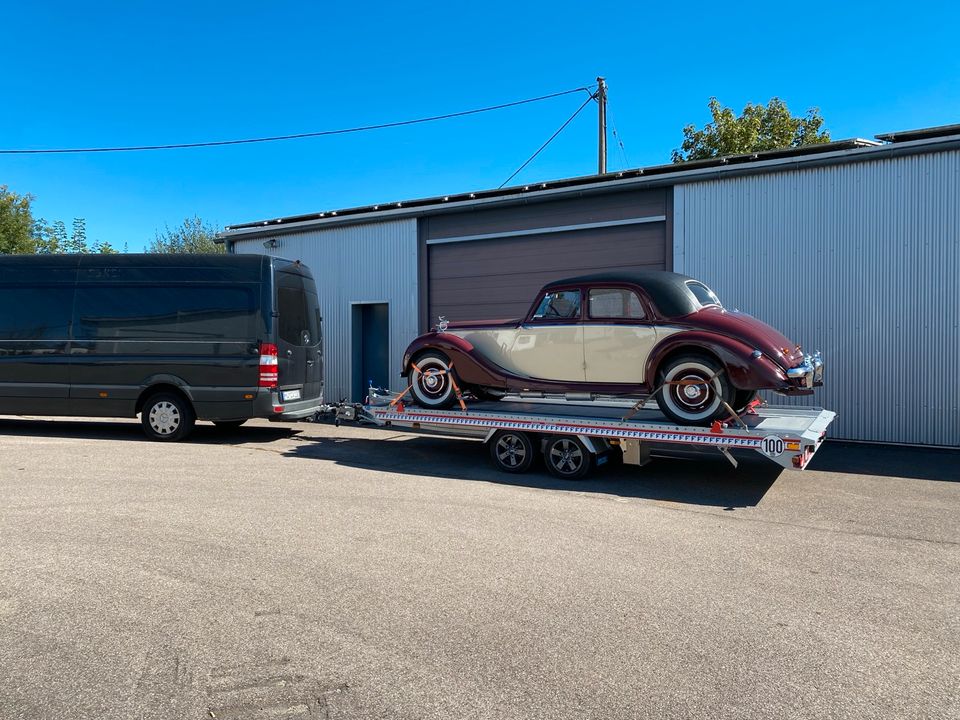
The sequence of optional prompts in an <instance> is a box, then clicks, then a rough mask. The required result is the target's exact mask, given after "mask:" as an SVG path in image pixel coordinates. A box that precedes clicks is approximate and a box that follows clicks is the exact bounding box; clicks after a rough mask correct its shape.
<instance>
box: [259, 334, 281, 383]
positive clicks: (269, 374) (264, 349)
mask: <svg viewBox="0 0 960 720" xmlns="http://www.w3.org/2000/svg"><path fill="white" fill-rule="evenodd" d="M278 354H279V351H278V350H277V346H276V345H274V344H273V343H260V387H262V388H275V387H277V384H278V381H279V379H280V376H279V374H278V372H277V366H278V361H277V356H278Z"/></svg>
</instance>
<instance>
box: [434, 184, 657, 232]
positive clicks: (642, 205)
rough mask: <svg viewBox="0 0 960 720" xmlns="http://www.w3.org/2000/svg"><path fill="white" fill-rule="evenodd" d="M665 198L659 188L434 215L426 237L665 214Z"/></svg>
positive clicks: (513, 230)
mask: <svg viewBox="0 0 960 720" xmlns="http://www.w3.org/2000/svg"><path fill="white" fill-rule="evenodd" d="M666 198H667V191H666V190H665V189H663V188H658V189H654V190H632V191H626V192H618V193H609V194H607V193H604V194H601V195H590V196H584V197H578V198H565V199H563V200H554V201H551V202H536V203H531V204H529V205H527V204H524V205H514V206H512V207H501V208H495V209H488V210H484V211H482V212H473V213H455V214H450V215H436V216H434V217H431V218H430V231H429V234H430V237H433V238H439V237H456V236H462V235H480V234H485V233H497V232H516V231H517V230H530V229H535V228H539V227H560V226H564V225H579V224H582V223H588V222H609V221H616V220H625V219H630V218H636V217H651V216H658V215H664V214H665V213H666Z"/></svg>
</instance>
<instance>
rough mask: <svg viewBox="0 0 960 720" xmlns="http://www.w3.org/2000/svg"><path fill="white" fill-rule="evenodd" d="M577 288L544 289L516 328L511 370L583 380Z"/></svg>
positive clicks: (579, 303) (549, 378)
mask: <svg viewBox="0 0 960 720" xmlns="http://www.w3.org/2000/svg"><path fill="white" fill-rule="evenodd" d="M580 311H581V293H580V289H579V288H565V289H560V290H549V291H547V292H545V293H544V294H543V295H542V296H541V298H540V301H539V302H538V303H537V308H536V310H535V311H534V312H533V313H532V314H531V315H530V317H528V318H527V321H526V322H525V323H524V324H523V325H522V326H521V327H520V329H519V330H518V331H517V334H516V338H515V339H514V341H513V347H512V348H511V349H510V362H511V365H512V366H513V367H512V368H511V369H512V370H514V372H517V373H518V374H521V375H526V376H529V377H532V378H539V379H542V380H560V381H564V382H583V381H584V379H585V377H584V371H583V360H584V358H583V325H582V324H581V312H580Z"/></svg>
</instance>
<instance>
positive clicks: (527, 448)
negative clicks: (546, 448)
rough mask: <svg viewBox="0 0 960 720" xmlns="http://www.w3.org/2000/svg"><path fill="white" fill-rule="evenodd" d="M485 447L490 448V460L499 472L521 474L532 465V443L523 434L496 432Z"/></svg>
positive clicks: (509, 431)
mask: <svg viewBox="0 0 960 720" xmlns="http://www.w3.org/2000/svg"><path fill="white" fill-rule="evenodd" d="M487 445H488V446H489V448H490V460H491V461H492V462H493V464H494V466H495V467H496V468H497V470H499V471H501V472H507V473H522V472H526V471H527V470H529V469H530V466H531V465H533V460H534V453H535V451H534V447H533V443H532V442H531V441H530V437H529V436H528V435H527V434H526V433H524V432H519V431H517V430H498V431H497V432H495V433H494V435H493V437H491V438H490V441H489V442H488V443H487Z"/></svg>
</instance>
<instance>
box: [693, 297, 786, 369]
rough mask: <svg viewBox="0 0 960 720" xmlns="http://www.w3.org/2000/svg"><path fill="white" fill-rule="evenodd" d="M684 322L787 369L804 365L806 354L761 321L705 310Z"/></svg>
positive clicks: (699, 311)
mask: <svg viewBox="0 0 960 720" xmlns="http://www.w3.org/2000/svg"><path fill="white" fill-rule="evenodd" d="M683 321H684V322H685V323H687V324H689V325H692V326H695V327H697V328H702V329H704V330H710V331H712V332H716V333H719V334H721V335H727V336H728V337H732V338H736V339H738V340H741V341H742V342H745V343H746V344H747V345H752V346H753V348H754V349H756V350H759V351H760V352H762V353H763V354H764V355H766V356H767V357H769V358H770V359H772V360H774V361H775V362H777V363H779V364H780V365H782V366H783V367H784V368H791V367H794V366H795V365H798V364H800V363H801V362H802V361H803V351H802V350H801V348H800V346H799V345H797V343H795V342H793V341H792V340H790V339H789V338H788V337H786V336H785V335H783V334H782V333H781V332H780V331H779V330H776V329H774V328H772V327H770V326H769V325H767V324H766V323H765V322H763V321H762V320H757V318H755V317H753V316H752V315H748V314H747V313H744V312H740V311H739V310H724V309H722V308H717V307H710V308H703V309H702V310H698V311H697V312H695V313H691V314H690V315H687V316H686V317H684V318H683Z"/></svg>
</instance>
